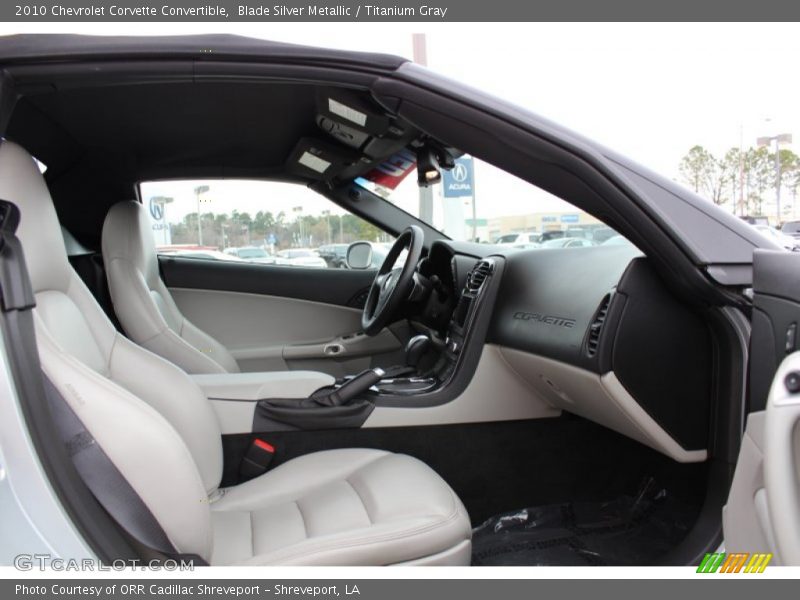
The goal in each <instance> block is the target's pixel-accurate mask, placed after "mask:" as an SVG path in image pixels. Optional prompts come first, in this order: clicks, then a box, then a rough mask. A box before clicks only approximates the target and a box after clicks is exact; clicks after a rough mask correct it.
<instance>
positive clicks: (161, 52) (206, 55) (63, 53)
mask: <svg viewBox="0 0 800 600" xmlns="http://www.w3.org/2000/svg"><path fill="white" fill-rule="evenodd" d="M126 58H130V59H142V58H175V59H187V58H188V59H201V60H202V59H206V60H209V59H212V60H227V59H230V60H233V59H239V60H240V59H243V58H249V59H253V60H270V59H274V60H280V61H281V62H286V61H290V62H293V61H296V62H298V63H303V62H306V61H308V62H313V63H315V64H319V63H320V62H325V63H331V64H348V65H360V66H364V67H372V68H376V69H385V70H394V69H396V68H397V67H399V66H400V65H402V64H403V63H405V62H408V61H407V59H404V58H401V57H398V56H391V55H389V54H378V53H370V52H351V51H346V50H329V49H320V48H312V47H310V46H301V45H296V44H286V43H281V42H271V41H266V40H259V39H254V38H247V37H242V36H236V35H192V36H184V37H179V36H136V37H133V36H109V37H102V36H83V35H74V34H59V35H38V34H25V35H13V36H7V37H0V62H2V63H4V64H15V63H25V62H47V61H64V60H87V59H89V60H91V59H102V60H109V59H110V60H120V59H126Z"/></svg>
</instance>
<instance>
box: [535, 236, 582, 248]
mask: <svg viewBox="0 0 800 600" xmlns="http://www.w3.org/2000/svg"><path fill="white" fill-rule="evenodd" d="M594 245H595V243H594V242H593V241H591V240H586V239H584V238H579V237H561V238H556V239H554V240H547V241H546V242H542V245H541V247H542V248H589V247H590V246H594Z"/></svg>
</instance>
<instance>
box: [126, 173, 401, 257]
mask: <svg viewBox="0 0 800 600" xmlns="http://www.w3.org/2000/svg"><path fill="white" fill-rule="evenodd" d="M139 191H140V196H141V198H142V202H143V203H144V205H145V207H146V208H147V209H148V212H149V213H150V218H151V220H152V225H153V237H154V238H155V242H156V248H157V251H158V253H159V254H164V255H171V256H180V257H185V258H198V259H207V260H221V261H232V262H249V263H254V264H267V265H280V266H286V267H298V268H304V267H315V268H347V262H346V255H347V248H348V246H349V245H350V244H351V243H353V242H355V241H367V242H370V243H371V244H372V245H373V248H374V255H375V256H379V255H380V254H381V251H382V250H384V249H385V248H388V247H389V246H390V245H391V242H392V241H393V238H392V236H390V235H389V234H387V233H385V232H384V231H382V230H380V229H378V228H377V227H375V226H374V225H372V224H370V223H368V222H366V221H364V220H363V219H361V218H359V217H357V216H355V215H352V214H350V213H348V212H347V211H345V210H343V209H342V208H340V207H339V206H338V205H336V204H334V203H333V202H331V201H330V200H328V199H327V198H325V197H323V196H320V195H319V194H317V193H316V192H314V191H312V190H310V189H308V188H307V187H304V186H301V185H295V184H291V183H280V182H271V181H255V180H254V181H246V180H229V179H226V180H202V181H201V180H196V181H188V180H187V181H148V182H143V183H141V184H140V187H139ZM198 215H199V216H198ZM384 253H385V252H384Z"/></svg>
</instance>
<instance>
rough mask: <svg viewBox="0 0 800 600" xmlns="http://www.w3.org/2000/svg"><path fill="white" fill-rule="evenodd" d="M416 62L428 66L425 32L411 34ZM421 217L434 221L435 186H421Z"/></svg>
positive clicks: (424, 219) (425, 220)
mask: <svg viewBox="0 0 800 600" xmlns="http://www.w3.org/2000/svg"><path fill="white" fill-rule="evenodd" d="M411 44H412V50H413V58H414V62H415V63H417V64H418V65H422V66H423V67H427V66H428V44H427V40H426V39H425V34H424V33H413V34H411ZM418 216H419V219H420V220H421V221H424V222H425V223H429V224H430V223H433V188H432V187H431V186H429V185H428V186H423V187H420V188H419V213H418Z"/></svg>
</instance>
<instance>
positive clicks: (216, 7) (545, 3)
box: [0, 0, 800, 23]
mask: <svg viewBox="0 0 800 600" xmlns="http://www.w3.org/2000/svg"><path fill="white" fill-rule="evenodd" d="M0 17H2V20H3V21H5V22H15V21H16V22H28V23H30V22H43V23H44V22H62V21H63V22H69V21H82V22H114V21H129V22H134V21H135V22H159V21H160V22H164V21H197V22H225V21H253V22H270V21H274V22H290V21H297V22H302V21H306V22H309V21H317V22H325V21H331V22H348V21H353V22H355V21H365V22H381V21H386V22H399V21H409V22H512V21H513V22H519V21H598V22H599V21H715V22H716V21H793V20H798V18H800V3H798V2H787V1H786V0H760V1H759V2H752V1H751V0H669V1H667V2H665V1H664V0H650V1H646V0H430V2H425V1H424V0H368V1H367V2H360V1H354V0H331V1H323V0H306V1H302V0H282V1H281V2H274V1H273V0H270V1H263V0H262V1H259V0H32V1H30V2H13V1H12V2H10V3H7V2H3V3H2V5H0Z"/></svg>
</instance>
